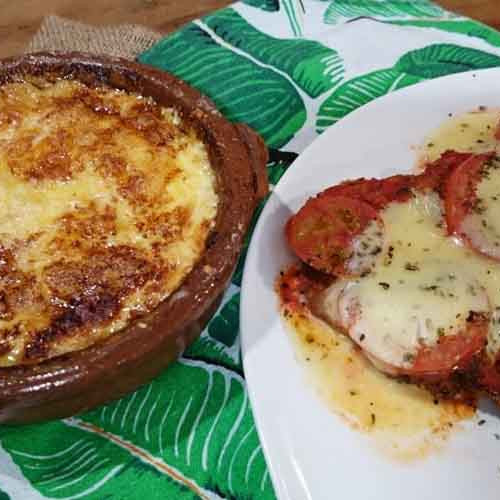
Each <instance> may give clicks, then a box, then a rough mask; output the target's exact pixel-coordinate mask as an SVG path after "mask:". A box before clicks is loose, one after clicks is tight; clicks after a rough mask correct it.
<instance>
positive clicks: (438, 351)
mask: <svg viewBox="0 0 500 500" xmlns="http://www.w3.org/2000/svg"><path fill="white" fill-rule="evenodd" d="M487 334H488V325H487V321H485V322H482V321H481V322H477V323H476V324H471V325H469V327H468V329H467V331H465V332H462V333H460V334H456V335H448V336H446V337H444V338H443V339H442V340H441V341H440V342H439V343H438V344H436V345H434V346H422V348H421V349H420V351H418V353H417V355H416V356H415V360H414V362H413V365H412V366H411V367H409V368H403V367H401V366H394V365H390V364H388V363H386V362H385V361H383V360H380V359H378V358H376V357H374V356H373V354H371V353H369V352H366V351H364V352H365V355H366V356H367V358H368V359H370V361H371V362H372V363H373V364H374V365H375V367H376V368H378V369H379V370H380V371H382V372H384V373H387V374H388V375H392V376H396V377H402V376H403V377H408V378H409V379H410V380H412V381H414V382H421V383H430V384H436V383H439V382H443V381H446V380H447V379H448V378H449V377H450V375H451V374H452V373H454V372H456V371H462V372H463V373H467V372H470V373H476V364H475V362H476V361H477V360H479V359H481V356H482V353H483V349H484V346H485V344H486V337H487ZM361 347H362V346H361ZM495 381H496V383H497V384H498V386H497V387H498V390H499V393H500V372H499V373H498V375H497V378H496V379H495Z"/></svg>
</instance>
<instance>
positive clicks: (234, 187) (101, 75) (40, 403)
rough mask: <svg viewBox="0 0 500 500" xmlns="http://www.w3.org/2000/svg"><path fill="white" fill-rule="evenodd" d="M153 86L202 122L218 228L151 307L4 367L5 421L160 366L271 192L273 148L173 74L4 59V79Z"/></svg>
mask: <svg viewBox="0 0 500 500" xmlns="http://www.w3.org/2000/svg"><path fill="white" fill-rule="evenodd" d="M48 73H50V74H53V75H55V76H57V77H67V78H72V79H76V80H79V81H81V82H83V83H85V84H86V85H88V86H97V85H100V86H102V85H105V86H109V87H112V88H118V89H124V90H127V91H131V92H137V93H139V94H141V95H143V96H150V97H152V98H154V99H155V100H156V102H157V103H158V104H160V105H163V106H173V107H175V108H176V109H177V110H178V112H179V113H180V114H181V116H182V117H183V118H184V119H185V120H187V122H188V123H190V124H191V125H192V126H193V127H194V128H195V129H196V130H197V132H198V134H199V137H200V138H201V139H202V140H203V141H204V143H205V144H206V145H207V147H208V150H209V156H210V160H211V164H212V167H213V169H214V171H215V172H216V175H217V194H218V199H219V205H218V211H217V219H216V224H215V229H214V230H213V231H212V233H211V234H210V236H209V239H208V241H207V248H206V250H205V252H204V254H203V256H202V258H201V260H200V261H199V262H198V263H197V264H196V265H195V267H194V268H193V269H192V270H191V272H190V273H189V274H188V275H187V277H186V278H185V279H184V281H183V282H182V284H181V286H180V288H179V289H178V290H177V291H176V292H175V293H174V294H172V295H171V296H170V297H169V298H168V299H166V300H165V301H164V302H162V303H160V305H159V306H158V307H157V308H156V309H155V310H153V311H152V312H151V313H149V314H147V315H145V316H142V317H141V318H139V319H138V320H136V321H134V322H132V323H131V324H130V325H129V326H128V327H127V328H126V329H125V331H123V330H122V331H121V332H120V333H118V334H115V335H112V336H111V337H108V338H107V339H106V340H105V341H103V342H101V343H98V344H94V345H93V346H91V347H89V348H87V349H84V350H81V351H77V352H73V353H71V354H67V355H63V356H60V357H56V358H52V359H49V360H48V361H45V362H42V363H40V364H37V365H27V366H17V367H9V368H0V422H9V423H23V422H32V421H39V420H44V419H52V418H56V417H65V416H69V415H73V414H76V413H79V412H82V411H85V410H88V409H90V408H92V407H94V406H96V405H99V404H102V403H104V402H106V401H109V400H111V399H115V398H119V397H121V396H123V395H124V394H126V393H128V392H130V391H133V390H134V389H136V388H137V387H138V386H140V385H141V384H144V383H146V382H148V381H149V380H151V379H152V378H153V377H155V376H156V375H158V374H159V373H160V372H161V371H162V370H163V369H164V368H165V367H166V366H167V365H168V363H170V362H171V361H172V360H174V359H175V358H176V356H177V355H178V354H179V353H180V352H181V351H182V350H183V349H184V348H185V347H186V346H187V345H188V344H189V343H190V342H191V341H193V339H195V338H196V336H197V335H198V334H199V333H200V331H201V330H202V328H203V327H204V325H205V324H206V322H207V321H208V319H209V318H210V316H211V315H212V314H213V313H214V312H215V309H216V307H217V305H218V302H219V299H220V297H221V294H222V293H223V291H224V289H225V287H226V286H227V284H228V282H229V279H230V277H231V274H232V271H233V269H234V266H235V264H236V261H237V258H238V255H239V253H240V250H241V246H242V241H243V238H244V235H245V232H246V230H247V228H248V224H249V221H250V218H251V216H252V213H253V210H254V208H255V206H256V204H257V202H258V201H259V200H260V199H261V198H262V197H263V196H264V195H265V193H266V192H267V187H268V186H267V176H266V161H267V151H266V148H265V145H264V143H263V141H262V139H261V138H260V137H259V136H258V135H257V134H256V133H255V132H253V131H252V130H251V129H250V128H249V127H247V126H246V125H242V124H232V123H230V122H229V121H227V120H226V119H224V117H223V116H221V114H220V113H219V112H218V111H217V109H216V108H215V106H214V104H213V103H212V102H211V101H210V100H209V99H207V98H206V97H204V96H202V95H201V94H200V93H199V92H198V91H196V90H195V89H193V88H191V87H189V86H188V85H187V84H186V83H184V82H182V81H180V80H179V79H177V78H175V77H174V76H172V75H170V74H167V73H164V72H161V71H157V70H155V69H153V68H150V67H147V66H143V65H140V64H136V63H132V62H128V61H125V60H122V59H117V58H110V57H97V56H90V55H86V54H81V53H65V54H62V53H37V54H31V55H25V56H21V57H15V58H9V59H5V60H2V61H0V85H3V84H4V83H6V82H8V81H10V80H11V79H12V78H13V76H15V75H20V74H21V75H23V74H28V75H46V74H48Z"/></svg>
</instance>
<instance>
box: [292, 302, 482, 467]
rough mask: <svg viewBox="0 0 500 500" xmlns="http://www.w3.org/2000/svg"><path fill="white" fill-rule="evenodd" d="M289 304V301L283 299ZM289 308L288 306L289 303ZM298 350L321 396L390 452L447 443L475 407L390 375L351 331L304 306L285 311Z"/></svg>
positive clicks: (410, 456)
mask: <svg viewBox="0 0 500 500" xmlns="http://www.w3.org/2000/svg"><path fill="white" fill-rule="evenodd" d="M284 305H285V307H286V304H284ZM285 310H286V309H285ZM284 319H285V321H286V323H287V324H288V325H289V326H290V327H291V328H290V330H291V333H292V336H291V338H292V340H293V343H294V346H295V348H296V352H297V356H298V359H299V360H300V362H302V363H303V364H304V365H305V367H306V368H307V372H308V375H309V377H308V378H309V379H310V381H311V382H312V385H313V387H314V388H315V389H316V390H317V392H318V393H319V395H320V396H321V398H322V399H323V401H325V402H326V404H327V405H328V406H329V407H330V408H331V409H332V410H333V411H334V412H335V413H337V414H339V415H340V416H342V417H343V418H345V420H346V421H347V422H348V423H349V424H350V425H351V426H352V427H354V428H355V429H358V430H360V431H362V432H364V433H368V434H370V435H371V436H372V437H373V438H374V443H373V444H375V446H376V447H377V448H379V449H380V450H381V451H383V452H384V454H388V455H389V456H390V457H391V458H395V459H398V460H403V461H411V460H415V459H419V458H422V457H425V456H427V455H428V454H429V453H431V452H432V451H435V450H436V449H439V448H440V447H442V446H443V445H444V443H445V439H446V438H447V437H448V436H449V435H450V433H451V431H452V430H453V429H454V428H455V427H456V424H457V423H458V422H460V421H461V420H464V419H466V418H469V417H471V416H472V414H473V409H472V408H470V407H467V406H465V405H460V404H457V403H455V402H446V401H442V402H437V401H434V399H433V397H432V396H431V394H430V393H429V392H428V391H426V390H424V389H421V388H419V387H416V386H414V385H410V384H401V383H399V382H398V381H397V380H394V379H390V378H388V377H386V376H385V375H384V374H383V373H382V372H380V371H379V370H377V369H376V368H374V366H373V365H372V364H371V363H370V362H369V361H368V360H367V359H366V357H365V356H364V355H363V354H362V353H361V351H360V350H359V349H358V348H356V346H354V345H353V343H352V342H351V341H350V339H349V338H348V337H346V336H345V335H343V334H342V333H339V332H337V331H335V330H333V331H332V329H331V328H329V327H328V326H327V325H326V324H325V323H323V322H322V321H320V320H318V319H317V318H314V317H311V315H309V314H307V313H306V312H305V311H304V312H290V311H288V312H287V313H286V314H285V315H284Z"/></svg>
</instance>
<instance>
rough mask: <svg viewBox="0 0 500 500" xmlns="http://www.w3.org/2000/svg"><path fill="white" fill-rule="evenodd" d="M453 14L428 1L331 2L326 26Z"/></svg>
mask: <svg viewBox="0 0 500 500" xmlns="http://www.w3.org/2000/svg"><path fill="white" fill-rule="evenodd" d="M451 16H452V14H451V13H449V12H447V11H446V10H444V9H443V8H441V7H439V6H438V5H436V4H433V3H432V2H429V1H428V0H393V1H391V2H387V1H384V0H378V1H377V0H376V1H374V0H330V5H329V6H328V8H327V9H326V11H325V15H324V21H325V23H326V24H337V23H338V22H339V21H342V20H346V19H352V18H356V17H374V18H400V19H401V18H403V19H405V18H422V17H423V18H426V17H430V18H434V17H435V18H448V17H451Z"/></svg>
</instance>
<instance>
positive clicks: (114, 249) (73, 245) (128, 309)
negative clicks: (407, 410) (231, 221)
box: [0, 80, 218, 366]
mask: <svg viewBox="0 0 500 500" xmlns="http://www.w3.org/2000/svg"><path fill="white" fill-rule="evenodd" d="M215 184H216V179H215V174H214V172H213V170H212V168H211V165H210V161H209V158H208V152H207V150H206V147H205V145H204V144H203V142H202V141H201V140H199V139H198V138H197V136H196V134H195V132H194V131H193V130H192V129H190V128H189V127H187V126H186V125H185V124H184V123H183V122H182V120H181V119H180V117H179V116H178V114H177V113H176V112H175V110H173V109H167V108H162V107H160V106H158V105H157V104H155V102H154V101H152V100H151V99H149V98H143V97H141V96H137V95H132V94H127V93H125V92H122V91H116V90H112V89H108V88H97V89H91V88H88V87H86V86H84V85H83V84H81V83H79V82H77V81H68V80H57V81H54V82H49V81H43V80H38V81H36V82H32V83H30V82H16V83H9V84H6V85H4V86H2V87H0V199H1V200H2V202H1V203H0V366H7V365H13V364H22V363H32V362H38V361H40V360H42V359H46V358H49V357H52V356H56V355H59V354H62V353H65V352H69V351H73V350H77V349H82V348H85V347H87V346H89V345H91V344H93V343H95V342H96V341H98V340H100V339H102V338H105V337H106V336H108V335H110V334H112V333H114V332H116V331H118V330H120V329H122V328H123V327H125V326H126V325H127V324H128V323H129V321H130V320H131V319H133V318H135V317H137V316H138V315H140V314H143V313H145V312H147V311H150V310H151V309H153V308H154V307H156V306H157V305H158V303H159V302H160V301H162V300H164V299H165V298H166V297H167V296H168V295H169V294H171V293H172V291H174V290H175V289H176V288H177V287H178V286H179V284H180V283H181V281H182V280H183V279H184V277H185V276H186V275H187V273H188V272H189V271H190V270H191V269H192V267H193V265H194V264H195V263H196V261H197V260H198V259H199V257H200V255H201V254H202V252H203V250H204V248H205V241H206V238H207V235H208V233H209V232H210V230H211V229H212V227H213V225H214V223H215V216H216V212H217V202H218V200H217V194H216V191H215V188H216V186H215Z"/></svg>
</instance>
